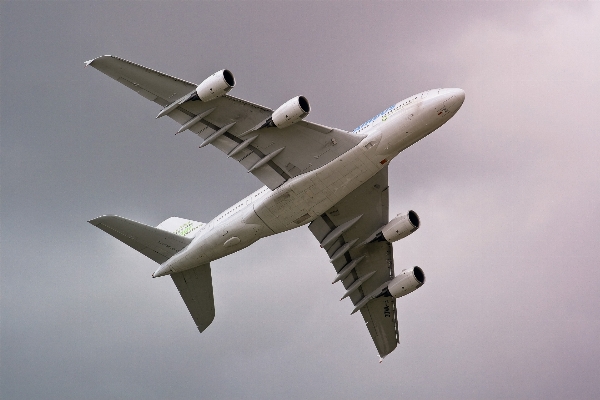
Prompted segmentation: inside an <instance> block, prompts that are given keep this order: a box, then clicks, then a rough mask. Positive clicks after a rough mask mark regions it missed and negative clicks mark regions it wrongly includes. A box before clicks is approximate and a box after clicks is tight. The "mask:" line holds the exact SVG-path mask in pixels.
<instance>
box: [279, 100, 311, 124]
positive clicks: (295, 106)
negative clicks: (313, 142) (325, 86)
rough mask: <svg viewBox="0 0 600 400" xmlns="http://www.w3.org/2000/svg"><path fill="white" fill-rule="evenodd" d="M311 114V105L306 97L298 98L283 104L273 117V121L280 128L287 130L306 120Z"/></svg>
mask: <svg viewBox="0 0 600 400" xmlns="http://www.w3.org/2000/svg"><path fill="white" fill-rule="evenodd" d="M309 112H310V105H309V104H308V100H306V97H304V96H296V97H294V98H293V99H290V100H288V101H286V102H285V103H283V105H282V106H280V107H279V108H278V109H277V110H275V112H274V113H273V115H272V116H271V120H272V121H273V124H274V125H275V126H276V127H278V128H285V127H287V126H290V125H293V124H295V123H296V122H298V121H301V120H302V119H304V118H305V117H306V116H307V115H308V113H309Z"/></svg>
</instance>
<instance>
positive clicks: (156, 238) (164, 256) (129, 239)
mask: <svg viewBox="0 0 600 400" xmlns="http://www.w3.org/2000/svg"><path fill="white" fill-rule="evenodd" d="M175 219H176V220H178V221H183V222H184V223H183V224H179V225H178V226H177V227H175V228H174V229H173V231H170V229H171V228H172V227H173V226H175V222H176V221H175ZM169 221H170V222H169ZM88 222H89V223H90V224H92V225H94V226H96V227H98V228H100V229H102V230H103V231H104V232H106V233H108V234H109V235H112V236H114V237H115V238H117V239H119V240H120V241H121V242H123V243H125V244H126V245H128V246H129V247H132V248H134V249H135V250H137V251H139V252H140V253H142V254H143V255H145V256H146V257H148V258H150V259H151V260H153V261H156V262H157V263H159V264H162V263H164V262H165V261H167V260H168V259H169V258H171V257H173V256H174V255H175V253H177V252H178V251H181V250H182V249H183V248H184V247H185V246H187V245H188V244H189V243H190V242H191V241H192V239H191V238H190V236H192V237H193V235H192V231H195V230H196V229H197V227H199V226H201V225H202V224H201V223H200V222H194V221H187V220H183V219H181V218H169V219H168V220H166V221H164V222H163V223H161V224H160V225H159V226H158V227H157V228H154V227H152V226H148V225H144V224H141V223H139V222H135V221H132V220H129V219H127V218H123V217H119V216H116V215H104V216H102V217H98V218H94V219H92V220H90V221H88ZM186 224H188V225H186ZM183 227H185V228H183ZM190 227H191V228H190ZM165 228H167V229H165ZM180 228H183V230H178V229H180ZM192 228H193V229H192ZM190 229H192V230H190ZM184 233H185V234H184Z"/></svg>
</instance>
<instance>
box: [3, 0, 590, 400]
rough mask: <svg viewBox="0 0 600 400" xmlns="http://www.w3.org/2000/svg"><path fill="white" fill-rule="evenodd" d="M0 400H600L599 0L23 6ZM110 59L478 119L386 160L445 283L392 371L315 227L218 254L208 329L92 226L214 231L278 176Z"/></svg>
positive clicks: (333, 121)
mask: <svg viewBox="0 0 600 400" xmlns="http://www.w3.org/2000/svg"><path fill="white" fill-rule="evenodd" d="M0 11H1V12H0V34H1V36H2V49H1V52H2V53H1V55H2V57H0V71H1V72H0V90H1V93H0V94H1V97H0V99H1V100H0V116H1V119H0V128H1V135H2V136H1V142H0V144H1V146H2V147H1V152H0V156H1V157H0V167H1V168H0V174H1V175H0V176H1V178H2V191H1V192H0V195H1V202H0V212H1V219H0V224H1V225H0V226H1V231H0V232H1V246H2V247H1V250H2V251H1V253H0V256H1V267H2V269H1V271H0V273H1V282H0V289H1V293H2V303H1V306H0V307H1V314H0V316H1V325H0V328H1V329H2V331H1V336H0V359H1V360H2V362H1V364H0V397H2V398H15V399H18V398H35V397H41V398H61V399H63V398H82V397H83V398H102V399H104V398H139V397H143V398H165V397H166V398H188V397H192V396H193V397H207V398H232V397H233V398H236V397H246V398H281V397H288V398H306V397H310V398H340V397H344V398H362V399H364V398H384V397H398V396H403V397H409V398H507V397H508V398H565V397H568V398H597V397H598V395H599V394H600V386H599V385H598V383H597V379H596V377H595V374H596V371H597V370H598V360H599V359H600V357H599V356H600V346H599V345H598V340H597V337H599V336H600V325H599V324H598V318H599V312H598V302H599V300H600V298H599V292H598V290H597V288H596V284H595V282H597V281H599V280H600V272H598V271H599V270H598V268H597V266H598V265H599V261H600V254H599V253H598V246H597V245H596V242H597V238H598V237H600V228H598V227H599V226H600V224H599V223H598V222H599V220H600V209H599V207H598V198H600V179H599V175H598V171H599V168H598V167H599V165H598V162H599V161H598V160H599V158H598V156H597V154H598V146H599V142H598V140H599V139H598V135H597V132H598V128H597V127H598V125H599V122H600V121H599V117H598V113H597V112H596V110H595V106H596V104H598V100H599V98H598V97H599V94H598V93H600V90H599V89H600V87H599V86H600V80H599V79H598V74H597V71H598V70H600V65H599V64H600V53H599V50H598V49H600V43H598V41H599V39H598V38H600V35H598V26H600V9H599V8H598V5H597V4H596V3H591V2H588V3H557V4H555V3H553V4H545V3H530V2H527V3H514V2H498V3H489V2H486V3H480V2H468V3H440V2H427V3H404V2H381V3H379V2H377V3H374V4H371V3H369V4H367V3H349V4H345V3H305V2H302V3H275V2H267V3H262V2H260V3H259V2H241V3H237V2H236V3H233V2H232V3H223V2H218V3H212V2H207V3H204V2H170V3H169V4H164V5H163V4H160V3H140V2H111V3H105V2H100V3H97V2H91V3H85V2H70V3H69V2H67V3H50V2H44V3H41V2H3V3H1V4H0ZM102 54H114V55H117V56H120V57H124V58H127V59H131V60H132V61H135V62H138V63H141V64H143V65H147V66H149V67H151V68H155V69H158V70H161V71H163V72H166V73H170V74H172V75H175V76H178V77H181V78H183V79H187V80H191V81H196V82H199V81H201V80H202V79H203V78H204V77H205V76H207V75H208V74H210V73H212V72H214V71H216V70H218V69H221V68H223V67H226V68H230V69H231V70H232V71H233V72H234V73H235V74H236V79H237V80H238V85H236V88H235V92H234V94H235V95H237V96H240V97H243V98H247V99H248V100H251V101H255V102H258V103H261V104H264V105H266V106H270V107H276V106H277V105H279V104H281V103H282V102H283V101H285V100H287V99H289V98H291V97H292V96H295V95H297V94H304V95H305V96H307V97H308V98H309V99H310V101H311V105H312V108H313V111H312V113H311V116H310V117H309V119H310V120H312V121H315V122H319V123H323V124H328V125H332V126H337V127H340V128H345V129H353V128H354V127H355V126H358V125H359V124H360V123H362V122H363V121H365V120H368V119H369V118H371V117H372V116H373V115H375V114H377V113H378V112H380V111H381V110H382V109H384V108H386V107H388V106H389V105H390V104H392V103H394V102H396V101H399V100H401V99H402V98H404V97H407V96H409V95H411V94H413V93H416V92H419V91H422V90H426V89H430V88H434V87H461V88H463V89H465V91H466V93H467V99H466V101H465V104H464V105H463V108H462V109H461V110H460V112H459V113H458V114H457V116H456V117H455V118H453V119H452V120H451V121H450V122H449V123H448V124H447V125H446V126H444V127H442V128H441V129H440V130H439V131H438V132H435V133H434V134H433V135H431V136H430V137H428V138H426V139H425V140H423V141H422V142H419V143H418V144H416V145H415V146H413V147H412V148H410V149H408V150H407V151H406V152H405V153H403V154H402V155H401V156H400V157H399V158H398V159H396V160H395V161H394V162H393V163H392V165H391V168H390V190H391V201H390V209H391V211H392V212H400V211H405V210H407V209H409V208H413V209H415V210H416V211H417V212H418V213H419V215H420V216H421V218H422V220H423V225H422V228H421V229H420V230H419V231H418V232H417V233H416V234H415V235H412V236H410V237H409V238H407V239H405V240H402V241H400V242H398V243H396V244H395V245H394V249H395V253H394V255H395V262H396V266H397V268H404V267H407V266H411V265H420V266H421V267H423V268H424V270H425V272H426V274H427V285H425V286H423V288H421V289H420V290H419V291H417V292H415V293H413V294H411V295H410V296H407V297H405V298H402V299H400V300H399V301H398V308H399V316H400V320H401V325H400V334H401V345H400V346H399V347H398V349H397V350H396V351H395V352H394V353H393V354H391V355H390V356H389V357H388V358H386V359H385V361H384V362H383V363H382V364H378V363H377V357H376V354H375V350H374V348H373V345H372V343H371V339H370V338H369V335H368V333H367V331H366V329H364V326H363V322H362V320H360V318H359V317H356V315H355V316H350V315H349V312H350V308H349V304H348V303H347V302H339V301H338V300H339V297H340V296H341V294H342V289H341V287H339V286H335V285H331V284H330V282H331V279H332V276H333V270H332V268H331V266H330V265H329V264H328V262H327V259H326V256H325V254H324V253H321V251H320V249H319V247H318V245H317V243H316V242H315V241H314V238H313V237H312V236H311V235H310V233H309V232H308V230H307V229H305V228H301V229H298V230H295V231H292V232H287V233H285V234H282V235H279V236H276V237H271V238H267V239H263V240H262V241H260V242H258V243H256V244H255V245H253V246H252V247H250V248H248V249H245V250H244V251H242V252H240V253H237V254H235V255H232V256H230V257H228V258H226V259H223V260H219V261H217V262H215V263H214V266H213V279H214V284H215V295H216V307H217V318H216V319H215V322H214V324H213V325H212V326H211V327H210V329H208V330H207V331H206V332H205V333H203V334H202V335H198V333H197V332H196V331H195V329H194V327H193V324H192V323H191V321H190V318H189V315H188V314H187V310H186V309H185V307H184V305H183V302H182V301H181V299H180V298H179V295H178V294H177V291H176V290H175V288H174V287H173V285H172V283H171V282H170V281H169V280H168V279H151V278H150V274H151V273H152V270H153V267H154V265H153V264H152V262H151V261H149V260H147V259H146V258H145V257H143V256H141V255H139V254H137V253H135V252H133V251H131V250H130V249H129V248H127V247H126V246H124V245H122V244H121V243H118V242H116V241H114V240H113V239H112V238H110V237H108V236H107V235H104V234H103V233H102V232H100V231H98V230H97V229H94V228H93V227H92V226H90V225H89V224H87V222H86V221H87V220H88V219H90V218H93V217H96V216H98V215H100V214H106V213H115V214H120V215H123V216H127V217H130V218H133V219H136V220H139V221H142V222H146V223H149V224H158V223H159V222H160V221H162V220H163V219H166V218H168V217H169V216H172V215H176V216H182V217H188V218H193V219H197V220H201V221H207V220H209V219H211V218H212V217H214V216H215V215H216V214H218V213H219V212H220V211H222V209H223V208H224V207H226V206H228V205H230V204H234V203H235V202H236V201H237V200H238V199H239V198H241V197H242V196H244V195H246V194H248V193H250V192H251V191H252V190H255V189H256V188H258V187H259V186H260V183H259V182H258V181H256V180H254V178H253V177H250V176H248V175H247V174H246V173H245V171H243V170H242V169H241V167H239V166H237V165H233V164H231V163H229V162H227V160H225V159H223V157H222V155H221V154H219V153H218V151H216V150H214V149H202V150H199V149H198V148H197V146H198V143H197V141H196V140H195V139H194V138H193V137H192V136H191V135H184V134H181V135H177V136H174V133H175V132H176V130H177V126H175V124H174V123H173V122H172V121H168V120H166V119H160V120H155V119H154V117H155V115H156V113H157V112H158V109H157V106H155V105H153V104H149V103H147V102H145V101H144V99H143V98H139V96H137V95H136V94H135V93H130V92H128V91H127V89H125V88H123V87H121V86H120V85H118V84H117V83H115V82H113V81H112V80H110V79H108V78H107V77H106V76H104V75H102V74H99V73H98V72H97V71H95V70H93V69H90V68H83V61H85V60H87V59H90V58H92V57H95V56H99V55H102Z"/></svg>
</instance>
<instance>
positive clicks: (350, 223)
mask: <svg viewBox="0 0 600 400" xmlns="http://www.w3.org/2000/svg"><path fill="white" fill-rule="evenodd" d="M388 219H389V197H388V169H387V166H386V167H385V168H383V169H382V170H381V171H380V172H379V173H377V175H375V176H373V177H372V178H371V179H369V180H368V181H367V182H365V183H363V184H362V185H361V186H360V187H358V188H357V189H356V190H355V191H354V192H352V193H350V194H349V195H348V196H346V197H345V198H344V199H343V200H342V201H340V202H339V203H337V204H336V205H335V206H333V207H331V208H330V209H329V210H327V212H325V213H324V214H323V215H321V216H320V217H319V218H317V219H316V220H314V221H313V222H311V224H310V225H309V229H310V231H311V232H312V233H313V235H314V236H315V237H316V238H317V240H318V241H319V243H321V247H323V248H324V249H325V250H326V251H327V254H328V255H329V257H330V259H331V262H332V264H333V266H334V268H335V270H336V272H337V273H338V275H337V276H336V279H337V278H338V277H340V275H342V276H343V275H345V274H347V275H345V276H343V277H342V278H341V281H342V282H343V285H344V287H345V288H346V290H347V293H348V292H349V294H348V297H350V299H351V300H352V303H353V304H354V305H355V306H356V305H357V304H358V303H359V302H360V301H361V300H362V299H363V298H364V297H365V296H367V295H369V294H370V293H372V292H373V291H374V290H376V289H377V288H379V287H380V286H381V285H383V284H385V283H386V282H387V281H389V280H390V279H392V278H393V277H394V275H395V274H394V259H393V252H392V245H391V243H388V242H387V241H382V242H374V243H369V244H365V245H362V243H363V242H364V241H365V240H366V239H367V238H369V237H370V236H371V234H373V233H374V232H376V231H377V230H378V229H380V228H381V227H382V226H384V225H385V224H386V223H387V222H388ZM334 283H335V282H334ZM360 312H361V313H362V316H363V318H364V320H365V323H366V324H367V328H368V329H369V333H370V334H371V338H372V339H373V342H374V343H375V347H377V351H378V352H379V355H380V357H385V356H386V355H387V354H389V353H390V352H392V351H393V350H394V349H395V348H396V346H397V344H398V343H399V336H398V318H397V315H396V299H395V298H394V297H378V298H375V299H372V300H370V301H368V302H367V304H366V305H365V306H364V307H362V308H361V309H360Z"/></svg>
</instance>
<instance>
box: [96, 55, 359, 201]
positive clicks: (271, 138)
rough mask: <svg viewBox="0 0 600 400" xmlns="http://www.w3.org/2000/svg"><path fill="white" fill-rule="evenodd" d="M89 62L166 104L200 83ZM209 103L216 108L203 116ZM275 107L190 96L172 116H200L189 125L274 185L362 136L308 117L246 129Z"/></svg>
mask: <svg viewBox="0 0 600 400" xmlns="http://www.w3.org/2000/svg"><path fill="white" fill-rule="evenodd" d="M88 65H89V66H92V67H94V68H96V69H97V70H99V71H100V72H102V73H104V74H106V75H108V76H109V77H111V78H113V79H115V80H116V81H117V82H120V83H122V84H123V85H125V86H127V87H128V88H130V89H132V90H134V91H136V92H137V93H138V94H140V95H141V96H142V97H145V98H146V99H148V100H151V101H153V102H155V103H157V104H159V105H161V106H162V107H166V106H168V105H169V104H172V103H173V102H175V101H177V100H179V99H181V98H182V97H184V96H187V95H189V94H190V93H192V91H194V90H195V88H196V87H197V85H196V84H194V83H191V82H187V81H184V80H181V79H178V78H174V77H172V76H169V75H166V74H163V73H161V72H158V71H155V70H152V69H149V68H146V67H143V66H141V65H138V64H134V63H132V62H130V61H127V60H123V59H121V58H118V57H114V56H102V57H98V58H96V59H94V60H90V61H88V62H86V66H88ZM211 109H214V110H212V111H211V112H210V113H209V114H206V115H204V116H202V114H205V113H207V112H208V111H209V110H211ZM272 113H273V110H271V109H269V108H267V107H263V106H260V105H258V104H254V103H250V102H248V101H245V100H242V99H239V98H236V97H233V96H229V95H225V96H222V97H219V98H217V99H214V100H211V101H208V102H201V101H190V102H186V103H184V104H182V105H179V106H178V107H177V108H176V109H175V110H173V111H171V112H170V113H169V114H168V116H169V117H171V118H172V119H174V120H175V121H177V122H178V123H179V124H181V125H182V127H183V126H185V125H186V124H189V123H190V122H191V121H193V120H194V118H196V120H197V121H198V122H197V123H194V124H193V125H191V126H189V128H186V130H187V129H189V130H191V131H192V132H194V133H195V134H197V135H198V136H199V137H200V138H201V139H203V143H205V142H207V139H208V142H210V144H211V145H213V146H215V147H216V148H217V149H219V150H221V151H222V152H224V153H225V154H231V153H232V152H233V153H235V154H232V155H231V156H230V157H231V158H233V159H235V160H236V161H238V162H239V163H240V164H242V166H243V167H244V168H246V170H248V171H249V172H251V173H252V174H253V175H254V176H256V177H257V178H258V179H259V180H260V181H261V182H263V183H264V184H265V185H266V186H268V187H269V188H270V189H275V188H276V187H278V186H280V185H281V184H283V183H284V182H285V181H286V180H288V179H290V178H293V177H295V176H297V175H300V174H302V173H305V172H308V171H312V170H314V169H316V168H319V167H321V166H323V165H325V164H327V163H328V162H330V161H331V160H333V159H335V158H336V157H338V156H339V155H341V154H343V153H345V152H346V151H348V150H349V149H351V148H352V147H354V146H355V145H356V144H358V143H359V142H360V140H361V139H362V137H361V136H359V135H355V134H351V133H349V132H346V131H343V130H340V129H335V128H330V127H327V126H323V125H319V124H315V123H312V122H307V121H300V122H297V123H295V124H293V125H291V126H289V127H287V128H283V129H279V128H276V127H273V128H263V129H260V130H259V131H254V132H250V133H248V134H247V135H242V134H244V133H246V132H247V131H249V130H251V129H252V128H254V127H256V125H258V124H259V123H261V122H262V121H264V120H265V119H266V118H268V117H269V116H271V114H272ZM199 116H200V117H199ZM231 124H234V125H231ZM223 128H224V133H222V131H221V130H222V129H223ZM215 137H216V139H215ZM213 139H214V140H213ZM250 139H251V140H250ZM249 140H250V142H248V141H249ZM236 148H237V151H234V149H236Z"/></svg>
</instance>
